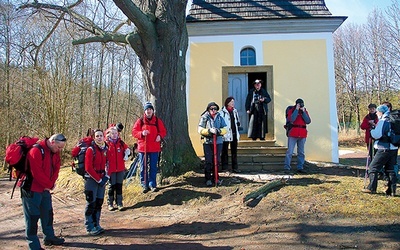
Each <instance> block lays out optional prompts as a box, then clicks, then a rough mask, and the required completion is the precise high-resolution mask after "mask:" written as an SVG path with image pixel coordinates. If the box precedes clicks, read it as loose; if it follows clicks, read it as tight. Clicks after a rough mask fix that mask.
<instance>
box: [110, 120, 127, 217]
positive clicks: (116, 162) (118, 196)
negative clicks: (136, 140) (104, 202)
mask: <svg viewBox="0 0 400 250" xmlns="http://www.w3.org/2000/svg"><path fill="white" fill-rule="evenodd" d="M106 136H107V139H106V143H107V145H108V152H107V155H108V174H109V175H110V182H109V187H108V210H110V211H113V210H114V209H115V208H114V200H115V203H116V204H117V207H118V210H119V211H122V210H123V209H124V207H123V205H122V182H123V180H124V175H125V161H126V160H128V157H129V155H130V152H131V151H130V149H129V147H128V145H126V144H125V142H123V141H122V140H121V138H119V133H118V129H117V127H110V128H109V129H108V130H107V135H106Z"/></svg>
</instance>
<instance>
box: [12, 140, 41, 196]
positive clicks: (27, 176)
mask: <svg viewBox="0 0 400 250" xmlns="http://www.w3.org/2000/svg"><path fill="white" fill-rule="evenodd" d="M38 141H39V138H37V137H29V136H22V137H21V138H19V140H18V141H16V142H14V143H12V144H10V145H8V146H7V148H6V156H5V159H4V160H5V161H6V162H7V163H8V165H9V167H8V171H9V173H10V181H11V179H12V178H14V179H16V181H15V184H14V187H13V190H12V193H11V199H12V197H13V194H14V190H15V187H16V185H17V183H19V186H20V187H23V188H24V189H26V190H30V187H31V185H32V180H33V178H32V174H31V172H30V168H29V164H28V161H27V159H26V156H27V155H28V152H29V150H30V149H31V148H33V147H37V148H39V149H40V152H41V153H42V160H43V159H44V150H43V148H42V147H41V146H40V145H39V144H37V142H38Z"/></svg>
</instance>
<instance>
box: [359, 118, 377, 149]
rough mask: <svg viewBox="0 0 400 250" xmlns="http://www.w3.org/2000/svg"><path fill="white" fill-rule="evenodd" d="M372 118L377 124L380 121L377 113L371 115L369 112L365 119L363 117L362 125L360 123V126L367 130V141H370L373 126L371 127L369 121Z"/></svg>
mask: <svg viewBox="0 0 400 250" xmlns="http://www.w3.org/2000/svg"><path fill="white" fill-rule="evenodd" d="M374 118H375V119H374ZM370 120H374V123H375V124H377V123H378V121H379V119H378V116H377V115H374V116H371V114H370V113H368V114H367V115H366V116H365V117H364V119H363V121H362V123H361V125H360V128H361V129H362V130H365V137H364V139H365V143H369V138H371V129H372V127H371V124H370V123H369V121H370Z"/></svg>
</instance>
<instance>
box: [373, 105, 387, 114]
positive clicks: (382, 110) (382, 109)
mask: <svg viewBox="0 0 400 250" xmlns="http://www.w3.org/2000/svg"><path fill="white" fill-rule="evenodd" d="M376 110H377V111H379V112H381V113H383V114H384V113H386V112H387V111H388V110H389V108H388V106H386V105H379V106H378V107H377V108H376Z"/></svg>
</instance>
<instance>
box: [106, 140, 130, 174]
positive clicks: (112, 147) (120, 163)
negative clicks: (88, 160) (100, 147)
mask: <svg viewBox="0 0 400 250" xmlns="http://www.w3.org/2000/svg"><path fill="white" fill-rule="evenodd" d="M107 145H108V152H107V156H108V174H111V173H117V172H122V171H125V161H124V156H125V149H127V148H128V145H126V144H125V142H123V141H122V140H121V139H120V138H118V139H117V141H116V142H115V143H114V142H112V141H110V140H109V139H107Z"/></svg>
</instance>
